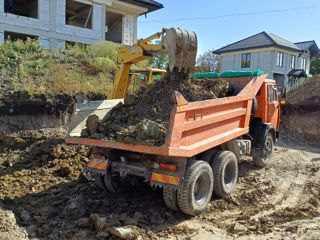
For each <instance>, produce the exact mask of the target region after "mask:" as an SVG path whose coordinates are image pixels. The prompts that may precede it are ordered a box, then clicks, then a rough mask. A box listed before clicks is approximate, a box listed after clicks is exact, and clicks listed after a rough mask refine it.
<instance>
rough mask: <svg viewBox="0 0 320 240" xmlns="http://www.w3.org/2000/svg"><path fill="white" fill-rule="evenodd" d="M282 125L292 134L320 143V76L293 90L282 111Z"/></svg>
mask: <svg viewBox="0 0 320 240" xmlns="http://www.w3.org/2000/svg"><path fill="white" fill-rule="evenodd" d="M281 112H282V116H281V118H282V123H283V124H284V126H285V128H286V129H287V130H288V131H290V132H292V133H298V134H301V135H303V136H304V137H305V138H306V139H307V140H309V141H311V142H313V143H318V144H319V142H320V121H319V119H320V75H316V76H314V77H311V78H309V79H307V80H306V81H305V82H304V83H303V84H301V85H300V86H299V87H297V88H294V89H291V90H290V91H289V92H288V94H287V97H286V104H285V105H284V106H283V107H282V109H281Z"/></svg>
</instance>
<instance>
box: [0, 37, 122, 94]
mask: <svg viewBox="0 0 320 240" xmlns="http://www.w3.org/2000/svg"><path fill="white" fill-rule="evenodd" d="M118 49H119V47H118V45H116V44H114V43H111V42H106V41H103V42H99V43H98V44H97V45H91V46H82V45H74V46H67V49H66V50H45V49H43V47H42V46H41V45H40V44H39V43H38V42H37V41H35V40H30V39H28V40H27V41H25V42H23V41H19V40H18V41H6V42H4V43H1V44H0V71H1V72H0V79H1V85H0V91H1V92H3V91H8V90H11V91H27V92H29V93H31V94H39V93H52V94H55V93H58V92H67V93H75V92H81V93H83V94H86V95H87V94H91V95H92V94H93V95H97V96H106V95H107V94H108V92H109V91H110V89H111V88H112V84H113V77H114V74H115V70H116V60H117V51H118Z"/></svg>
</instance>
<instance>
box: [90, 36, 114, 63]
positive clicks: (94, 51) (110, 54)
mask: <svg viewBox="0 0 320 240" xmlns="http://www.w3.org/2000/svg"><path fill="white" fill-rule="evenodd" d="M119 48H120V45H119V44H116V43H113V42H109V41H99V42H98V44H95V45H90V46H88V47H87V53H88V55H90V56H92V57H103V58H109V59H111V60H112V61H113V62H114V63H117V57H118V50H119Z"/></svg>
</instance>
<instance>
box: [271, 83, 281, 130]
mask: <svg viewBox="0 0 320 240" xmlns="http://www.w3.org/2000/svg"><path fill="white" fill-rule="evenodd" d="M268 96H269V97H268V98H269V99H268V100H269V101H268V122H270V123H272V124H273V126H274V127H275V130H278V129H279V123H280V118H279V116H280V104H279V100H278V94H277V88H276V85H273V84H270V85H268Z"/></svg>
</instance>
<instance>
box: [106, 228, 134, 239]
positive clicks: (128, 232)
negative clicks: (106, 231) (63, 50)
mask: <svg viewBox="0 0 320 240" xmlns="http://www.w3.org/2000/svg"><path fill="white" fill-rule="evenodd" d="M110 233H111V234H113V235H115V236H117V237H119V238H121V239H126V240H130V239H134V238H135V237H136V234H135V232H134V230H133V229H132V228H130V227H128V226H126V227H114V228H111V230H110Z"/></svg>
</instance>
